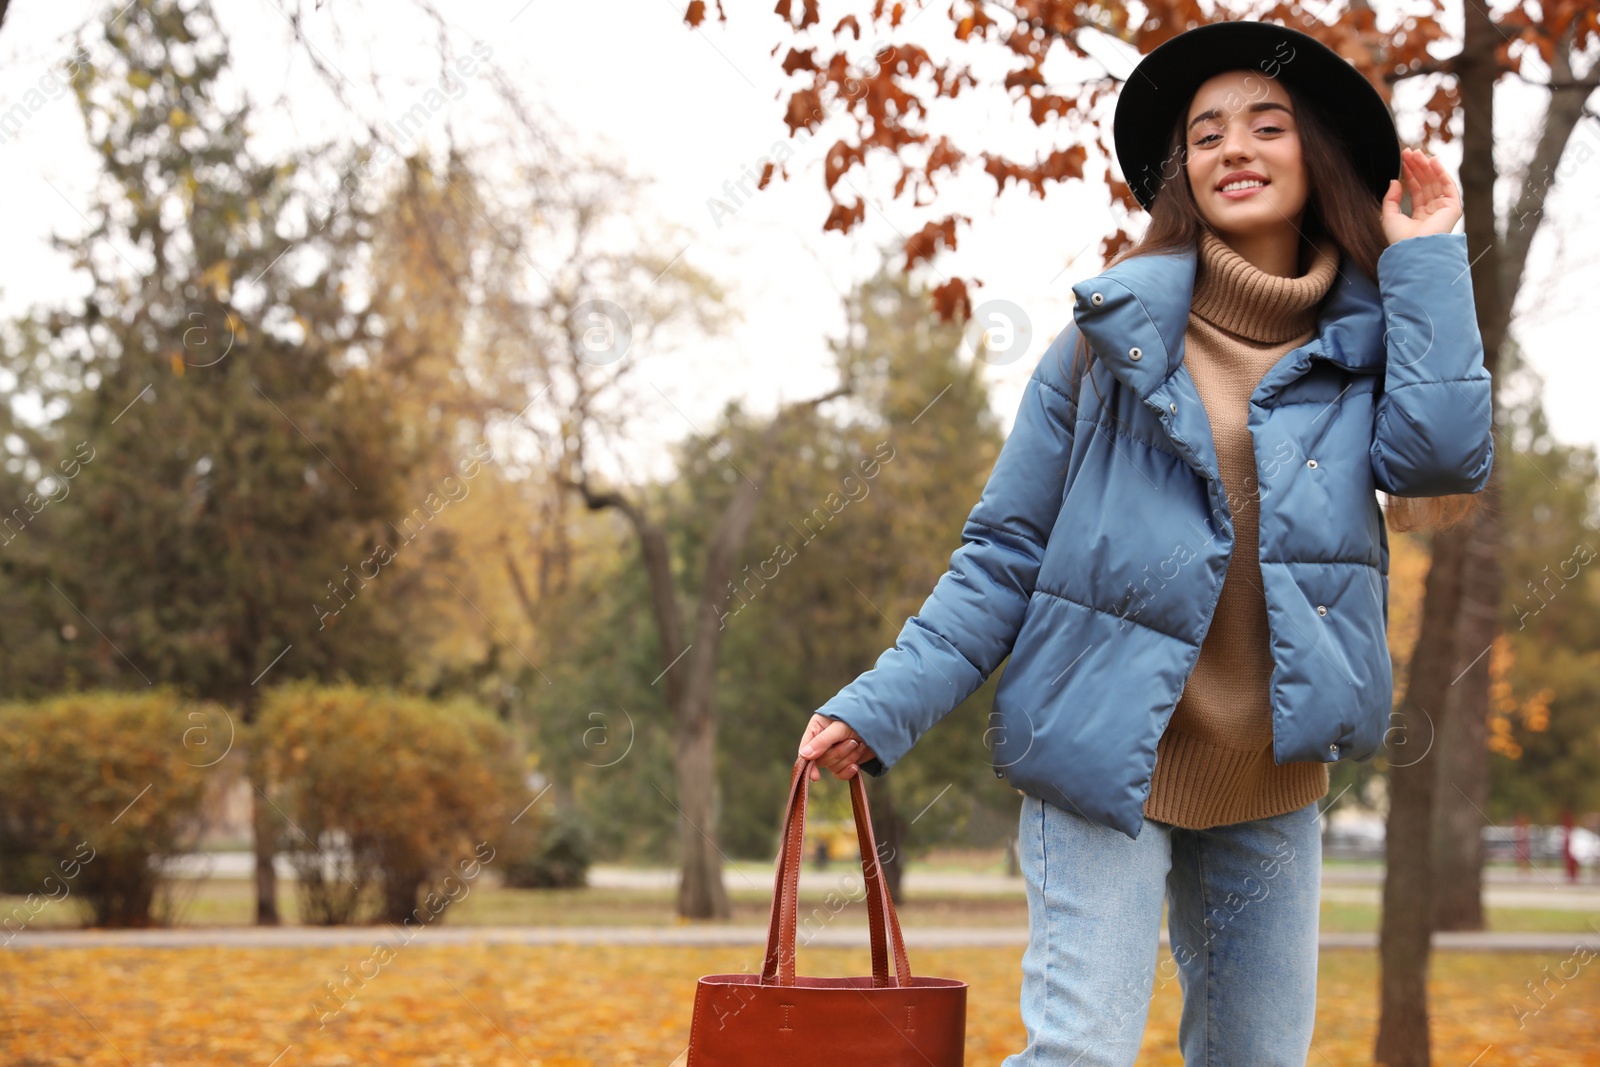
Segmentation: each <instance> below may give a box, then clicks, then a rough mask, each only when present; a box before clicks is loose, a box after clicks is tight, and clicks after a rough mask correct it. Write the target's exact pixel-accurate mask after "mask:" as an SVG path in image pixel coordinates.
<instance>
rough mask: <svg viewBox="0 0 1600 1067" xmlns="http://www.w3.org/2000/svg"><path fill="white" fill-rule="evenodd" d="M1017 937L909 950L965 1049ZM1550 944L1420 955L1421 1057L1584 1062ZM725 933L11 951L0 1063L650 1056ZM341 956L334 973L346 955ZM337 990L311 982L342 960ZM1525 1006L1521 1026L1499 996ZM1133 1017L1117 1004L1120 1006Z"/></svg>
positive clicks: (844, 963) (1345, 1038)
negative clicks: (1429, 1041) (342, 984)
mask: <svg viewBox="0 0 1600 1067" xmlns="http://www.w3.org/2000/svg"><path fill="white" fill-rule="evenodd" d="M1020 959H1021V949H1020V947H1019V948H1007V949H971V948H967V949H941V950H932V949H929V950H923V951H918V952H915V953H914V954H913V957H912V966H913V969H914V970H915V971H916V973H918V974H936V975H943V976H950V977H959V978H962V979H963V980H965V981H966V982H967V983H968V985H969V990H968V1005H967V1062H968V1063H970V1064H973V1065H974V1067H977V1065H980V1064H981V1065H984V1067H991V1065H994V1064H997V1063H999V1061H1000V1060H1001V1059H1002V1058H1003V1057H1004V1056H1006V1055H1007V1054H1009V1053H1011V1052H1015V1051H1017V1050H1019V1049H1021V1048H1022V1047H1023V1044H1024V1042H1025V1035H1024V1032H1023V1028H1022V1024H1021V1020H1020V1017H1019V1015H1018V1011H1017V1003H1018V997H1019V992H1020V985H1021V971H1020ZM1560 962H1561V961H1560V959H1558V958H1557V956H1556V955H1550V954H1528V955H1512V954H1498V953H1497V954H1493V955H1465V954H1459V953H1451V954H1446V955H1442V956H1439V957H1436V958H1435V963H1434V970H1433V974H1432V980H1431V986H1430V996H1431V999H1432V1004H1433V1012H1434V1025H1433V1041H1434V1062H1435V1063H1438V1064H1449V1065H1456V1067H1465V1065H1467V1064H1472V1065H1473V1067H1502V1065H1503V1067H1509V1065H1514V1064H1516V1065H1531V1067H1540V1065H1546V1064H1549V1065H1555V1064H1560V1065H1563V1067H1571V1065H1583V1064H1594V1065H1600V1044H1597V1043H1596V1042H1595V1040H1594V1035H1595V1033H1596V1031H1597V1026H1600V980H1597V979H1596V977H1595V976H1594V975H1592V974H1586V973H1582V972H1580V976H1579V977H1577V978H1575V979H1574V980H1572V981H1570V982H1568V983H1566V984H1565V986H1564V987H1562V988H1560V989H1558V990H1557V992H1556V993H1555V994H1554V995H1553V996H1550V997H1549V998H1548V999H1547V1002H1546V1003H1545V1004H1544V1006H1543V1007H1542V1008H1540V1009H1539V1010H1538V1011H1537V1012H1536V1013H1533V1012H1532V1009H1533V1008H1534V1007H1537V1005H1535V1004H1533V1003H1532V1002H1530V1001H1529V1000H1528V998H1527V993H1526V990H1525V987H1524V982H1526V981H1533V980H1536V979H1538V978H1539V977H1540V975H1541V969H1542V968H1544V967H1546V966H1549V967H1551V968H1552V969H1554V968H1555V967H1556V966H1557V965H1558V964H1559V963H1560ZM759 964H760V950H759V949H755V948H752V947H749V946H739V947H707V948H701V947H681V946H671V947H641V946H618V945H596V946H567V945H558V946H516V945H456V946H426V945H412V946H403V947H401V948H399V949H398V950H397V951H396V952H395V953H394V955H393V956H392V958H390V959H388V960H387V961H385V962H383V963H382V964H381V966H376V967H374V966H372V965H370V962H369V952H368V951H366V950H364V949H362V948H360V947H358V946H345V947H339V948H317V949H240V948H187V949H125V948H91V949H62V950H48V949H24V950H20V951H8V952H0V996H3V997H4V1003H5V1010H4V1011H3V1012H0V1061H3V1062H4V1063H5V1064H7V1065H11V1067H46V1065H57V1064H60V1065H65V1064H73V1065H91V1067H98V1065H122V1064H126V1063H133V1064H141V1065H143V1064H157V1063H159V1064H162V1065H164V1067H202V1065H203V1067H211V1065H214V1064H221V1063H227V1064H255V1065H260V1067H268V1065H272V1064H276V1067H343V1065H352V1064H378V1065H408V1067H410V1065H416V1067H422V1065H425V1064H426V1065H442V1064H451V1065H455V1064H460V1065H468V1064H471V1065H485V1067H488V1065H494V1067H528V1065H535V1067H576V1065H587V1064H604V1065H607V1067H611V1065H631V1064H640V1065H645V1064H648V1065H650V1067H666V1065H667V1064H668V1063H669V1062H670V1061H671V1060H672V1059H673V1058H674V1057H676V1056H677V1055H678V1054H679V1053H680V1052H681V1051H682V1050H683V1047H684V1044H685V1043H686V1042H687V1040H688V1032H689V1022H690V1006H691V1004H692V1000H693V995H694V986H695V981H696V979H697V978H698V977H699V976H700V975H702V974H709V973H718V972H728V971H740V970H746V969H750V968H752V966H759ZM1320 965H1321V966H1320V977H1319V984H1318V1002H1319V1003H1318V1013H1319V1015H1318V1022H1317V1028H1316V1031H1315V1033H1314V1035H1313V1038H1312V1044H1313V1048H1314V1051H1313V1053H1312V1055H1311V1057H1310V1059H1309V1062H1310V1063H1313V1064H1332V1065H1344V1064H1353V1063H1370V1062H1371V1049H1372V1037H1373V1032H1374V1028H1375V1025H1376V1020H1375V1010H1376V997H1375V991H1376V984H1377V961H1376V958H1375V955H1374V954H1373V953H1371V952H1365V951H1329V952H1324V953H1323V954H1322V956H1321V960H1320ZM346 968H348V969H349V972H346ZM869 969H870V962H869V959H868V954H867V952H866V949H865V948H864V947H863V948H860V949H853V948H852V949H844V948H816V949H811V950H808V951H807V952H806V953H805V955H804V957H803V958H802V960H801V973H803V974H809V975H826V974H862V973H865V972H867V971H868V970H869ZM355 972H360V973H361V974H362V975H370V977H369V978H366V979H365V981H364V982H361V984H359V985H358V984H356V983H355V982H352V984H351V986H350V988H351V989H352V990H353V991H354V996H353V999H350V1000H349V1001H348V1002H347V1003H341V1001H339V1000H335V999H331V998H329V997H328V994H327V987H326V983H329V982H331V981H334V980H336V979H339V978H341V977H343V976H344V975H345V974H346V973H355ZM1172 973H1173V971H1172V967H1171V964H1170V958H1168V959H1166V960H1163V967H1162V968H1161V970H1160V972H1159V974H1160V975H1161V976H1163V977H1158V978H1157V987H1156V989H1155V990H1154V995H1153V997H1152V1000H1151V1002H1150V1014H1149V1024H1148V1026H1147V1028H1146V1030H1145V1043H1144V1056H1143V1057H1142V1058H1141V1060H1140V1062H1141V1063H1142V1064H1153V1065H1166V1067H1175V1065H1177V1064H1179V1063H1181V1059H1180V1057H1179V1056H1178V1054H1177V1052H1176V1051H1175V1047H1174V1046H1175V1043H1176V1033H1177V1024H1178V1013H1179V1008H1180V1005H1181V1000H1180V992H1179V988H1178V984H1177V982H1176V980H1175V979H1172V978H1169V977H1164V976H1168V975H1171V974H1172ZM1518 1005H1520V1006H1522V1007H1523V1009H1524V1010H1525V1011H1527V1012H1529V1014H1527V1015H1525V1016H1524V1017H1523V1018H1522V1020H1521V1021H1522V1023H1523V1025H1522V1026H1521V1027H1519V1026H1518V1019H1517V1017H1516V1015H1515V1014H1514V1013H1513V1009H1514V1008H1515V1007H1516V1006H1518ZM1129 1019H1130V1020H1131V1019H1132V1016H1131V1015H1130V1016H1129Z"/></svg>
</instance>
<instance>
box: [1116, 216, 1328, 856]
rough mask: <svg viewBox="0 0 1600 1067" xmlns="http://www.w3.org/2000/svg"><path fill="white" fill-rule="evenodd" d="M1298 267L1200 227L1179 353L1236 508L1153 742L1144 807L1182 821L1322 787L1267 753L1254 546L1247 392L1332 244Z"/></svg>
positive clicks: (1315, 288) (1310, 315)
mask: <svg viewBox="0 0 1600 1067" xmlns="http://www.w3.org/2000/svg"><path fill="white" fill-rule="evenodd" d="M1314 251H1315V255H1314V257H1313V261H1312V263H1311V264H1310V269H1309V270H1308V269H1306V268H1307V265H1306V263H1305V262H1304V257H1302V261H1301V264H1300V268H1299V269H1300V271H1301V274H1300V276H1299V277H1295V278H1284V277H1280V276H1278V275H1275V274H1267V273H1266V272H1264V271H1261V270H1259V269H1257V268H1256V267H1255V266H1254V265H1253V264H1251V263H1250V262H1249V261H1248V260H1246V259H1245V258H1244V257H1243V256H1241V255H1239V254H1238V253H1237V252H1235V251H1234V250H1233V249H1232V248H1230V247H1229V246H1228V244H1227V243H1226V242H1224V241H1223V240H1222V238H1220V237H1218V236H1217V235H1216V234H1215V233H1214V232H1212V231H1211V230H1209V229H1205V230H1202V231H1201V236H1200V241H1199V248H1198V252H1199V254H1198V256H1197V259H1196V264H1195V284H1194V295H1193V299H1192V301H1191V304H1190V311H1189V325H1188V328H1187V330H1186V332H1185V334H1184V357H1183V365H1184V366H1185V367H1187V368H1188V369H1189V374H1190V376H1191V377H1192V378H1193V379H1194V383H1195V387H1196V388H1197V389H1198V390H1199V393H1200V399H1201V401H1202V402H1203V403H1204V404H1205V408H1206V414H1207V415H1208V416H1209V418H1210V421H1211V433H1212V436H1213V437H1214V438H1215V440H1216V446H1217V460H1218V465H1219V467H1220V473H1221V475H1222V485H1223V491H1224V492H1225V493H1226V494H1227V500H1228V507H1229V509H1230V511H1231V512H1232V515H1233V531H1234V546H1233V556H1232V558H1231V560H1230V561H1229V563H1228V570H1227V574H1226V575H1225V577H1224V580H1223V583H1222V593H1221V596H1220V598H1219V599H1218V600H1217V607H1216V614H1215V616H1214V617H1213V619H1212V621H1211V627H1210V629H1209V630H1207V631H1206V635H1205V639H1204V640H1203V641H1202V642H1201V645H1200V655H1199V658H1198V659H1197V660H1196V662H1195V666H1194V671H1193V672H1192V673H1191V674H1190V676H1189V680H1188V683H1187V684H1186V685H1185V687H1184V690H1183V693H1182V695H1181V696H1180V697H1179V698H1178V705H1177V707H1176V708H1175V709H1174V711H1173V713H1172V719H1171V721H1170V722H1168V724H1167V729H1166V732H1165V733H1164V734H1163V735H1162V737H1161V740H1160V742H1159V743H1158V745H1157V747H1156V767H1155V773H1154V775H1153V777H1152V779H1151V783H1150V796H1149V798H1148V799H1147V800H1146V801H1145V805H1144V813H1145V815H1146V817H1148V818H1151V819H1155V820H1157V821H1159V822H1164V823H1171V824H1173V825H1176V826H1183V827H1188V828H1191V829H1204V828H1206V827H1209V826H1221V825H1224V824H1227V823H1235V822H1244V821H1246V820H1249V819H1262V818H1266V817H1267V816H1269V815H1281V814H1283V813H1284V812H1289V811H1294V810H1296V809H1297V808H1302V807H1304V806H1305V805H1307V804H1309V803H1311V802H1312V801H1313V800H1316V799H1318V798H1320V797H1322V796H1324V795H1326V793H1327V792H1328V768H1327V765H1326V764H1323V763H1319V762H1305V763H1287V764H1284V765H1283V766H1278V765H1277V764H1276V763H1274V762H1273V759H1272V705H1271V700H1270V696H1269V688H1270V683H1271V679H1272V652H1271V647H1270V645H1269V644H1268V630H1267V611H1266V600H1265V597H1264V595H1263V593H1262V587H1261V566H1260V562H1259V555H1258V540H1257V537H1258V529H1257V517H1258V510H1259V499H1258V496H1257V475H1256V460H1255V452H1254V449H1253V446H1252V443H1251V439H1250V433H1249V430H1248V429H1247V426H1246V419H1247V417H1248V415H1249V411H1250V403H1249V401H1250V394H1251V393H1252V392H1253V391H1254V390H1255V387H1256V385H1257V383H1259V382H1260V381H1261V378H1262V376H1263V375H1264V374H1266V372H1267V371H1268V370H1270V369H1271V368H1272V366H1273V364H1275V363H1277V362H1278V360H1279V359H1280V358H1281V357H1282V356H1283V355H1284V354H1286V353H1287V352H1289V350H1290V349H1293V348H1297V347H1299V346H1300V345H1302V344H1305V343H1306V342H1307V341H1309V340H1310V339H1311V338H1312V336H1313V335H1314V332H1315V328H1316V324H1317V319H1318V315H1319V311H1320V304H1321V302H1322V298H1323V297H1324V296H1325V295H1326V294H1327V292H1328V290H1329V288H1330V287H1331V286H1332V284H1333V279H1334V274H1335V271H1336V269H1337V267H1338V263H1339V253H1338V248H1337V246H1336V245H1334V244H1333V243H1332V241H1330V240H1328V239H1326V238H1324V239H1323V240H1321V241H1319V242H1318V243H1317V245H1316V247H1315V249H1314Z"/></svg>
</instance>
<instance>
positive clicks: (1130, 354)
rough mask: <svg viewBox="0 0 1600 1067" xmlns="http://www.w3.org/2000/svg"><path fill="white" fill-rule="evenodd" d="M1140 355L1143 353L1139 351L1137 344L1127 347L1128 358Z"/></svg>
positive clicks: (1135, 357)
mask: <svg viewBox="0 0 1600 1067" xmlns="http://www.w3.org/2000/svg"><path fill="white" fill-rule="evenodd" d="M1142 355H1144V353H1143V352H1141V351H1139V346H1138V345H1134V346H1133V347H1132V348H1130V349H1128V358H1129V359H1138V358H1139V357H1140V356H1142Z"/></svg>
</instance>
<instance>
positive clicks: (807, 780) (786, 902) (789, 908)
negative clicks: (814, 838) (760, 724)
mask: <svg viewBox="0 0 1600 1067" xmlns="http://www.w3.org/2000/svg"><path fill="white" fill-rule="evenodd" d="M815 762H816V761H815V760H812V759H807V758H805V757H801V758H799V759H798V760H796V762H795V765H794V771H793V773H792V774H791V776H790V779H789V804H788V807H787V808H786V809H785V812H784V818H783V847H782V849H781V850H780V851H779V853H778V870H777V873H776V875H775V876H774V880H773V887H772V916H771V919H770V920H769V922H768V924H767V956H766V960H765V962H764V963H763V964H762V968H761V984H762V985H781V986H792V985H794V959H795V955H794V951H795V950H794V939H795V925H796V921H797V918H798V912H799V897H800V860H801V851H802V847H803V843H804V838H805V825H806V798H807V794H808V791H809V790H808V787H809V786H810V784H811V768H812V766H813V765H814V764H815ZM863 774H864V772H863V771H861V770H859V769H857V771H856V773H855V774H853V775H852V776H851V777H850V806H851V808H852V810H853V811H854V814H855V821H856V842H857V844H858V845H859V846H860V851H861V873H862V875H863V876H864V877H865V879H866V891H867V894H866V896H867V922H868V925H869V927H870V929H871V934H872V984H873V985H874V986H909V985H911V964H910V962H909V961H907V959H906V946H905V941H904V939H903V938H902V937H901V935H900V918H899V916H898V915H896V914H895V910H894V899H893V898H892V897H890V895H889V888H888V884H887V883H886V882H885V881H884V879H883V872H882V869H881V867H880V865H879V862H878V845H877V840H876V839H875V838H874V836H873V833H872V813H871V811H870V809H869V808H868V806H867V791H866V786H865V785H863V784H862V780H861V779H862V775H863ZM886 925H887V930H886V929H885V926H886ZM891 951H892V954H893V961H894V971H893V973H891V972H890V970H889V962H890V955H891Z"/></svg>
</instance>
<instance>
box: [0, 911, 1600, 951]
mask: <svg viewBox="0 0 1600 1067" xmlns="http://www.w3.org/2000/svg"><path fill="white" fill-rule="evenodd" d="M903 934H904V937H905V942H906V948H907V949H908V950H910V949H918V948H1006V947H1011V948H1019V949H1020V948H1021V947H1023V946H1024V945H1026V944H1027V943H1028V931H1027V928H1026V927H1020V926H1019V927H994V928H977V927H954V926H925V927H906V928H905V929H904V931H903ZM766 938H767V928H766V927H765V926H751V925H731V924H727V923H703V924H702V923H691V924H686V925H679V926H457V927H438V928H429V929H423V930H418V931H415V932H413V933H412V934H411V936H410V937H409V938H407V937H406V935H405V934H403V933H401V932H400V931H399V930H398V929H397V928H395V927H393V926H381V925H380V926H285V927H253V926H219V927H182V928H178V929H170V930H40V931H31V930H25V931H22V932H21V933H18V934H16V935H14V936H13V937H12V938H11V940H10V942H9V943H7V944H5V947H7V948H10V949H11V950H12V951H30V950H48V949H75V948H117V947H121V948H207V947H213V946H216V947H224V948H323V947H328V946H337V945H375V944H377V943H378V942H384V943H386V944H388V945H390V946H391V947H398V946H399V945H401V944H405V943H415V944H424V945H460V944H496V945H565V944H583V945H601V944H605V945H698V946H707V945H757V946H759V945H764V944H765V943H766ZM866 943H867V936H866V931H865V930H864V929H861V928H856V929H848V930H845V929H832V930H830V929H822V930H818V931H817V932H816V933H815V934H813V935H812V936H811V937H810V938H809V939H806V938H804V937H802V938H801V939H800V944H801V946H802V947H804V946H808V945H810V946H823V945H830V946H841V947H846V948H854V947H860V946H863V945H865V944H866ZM1161 943H1162V944H1163V945H1165V944H1166V943H1167V935H1166V932H1165V931H1162V934H1161ZM1320 944H1321V946H1322V948H1324V949H1372V948H1376V947H1377V944H1378V937H1377V935H1376V934H1367V933H1351V934H1339V933H1328V934H1323V935H1322V937H1321V939H1320ZM1580 944H1582V945H1587V946H1589V947H1590V949H1591V950H1593V951H1600V919H1597V920H1596V921H1595V922H1593V923H1592V924H1591V929H1590V930H1588V931H1575V932H1568V933H1559V934H1550V933H1512V932H1499V931H1492V932H1486V933H1440V934H1435V935H1434V938H1433V947H1434V948H1435V950H1437V951H1441V952H1570V951H1572V950H1573V949H1574V948H1575V947H1576V946H1578V945H1580Z"/></svg>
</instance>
